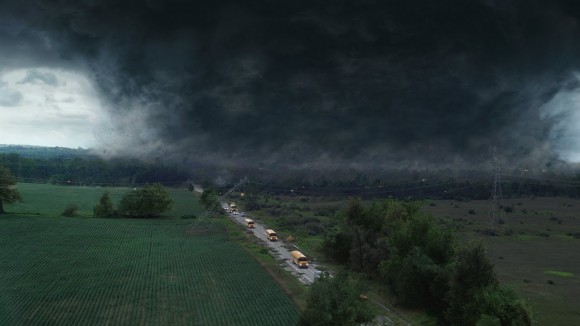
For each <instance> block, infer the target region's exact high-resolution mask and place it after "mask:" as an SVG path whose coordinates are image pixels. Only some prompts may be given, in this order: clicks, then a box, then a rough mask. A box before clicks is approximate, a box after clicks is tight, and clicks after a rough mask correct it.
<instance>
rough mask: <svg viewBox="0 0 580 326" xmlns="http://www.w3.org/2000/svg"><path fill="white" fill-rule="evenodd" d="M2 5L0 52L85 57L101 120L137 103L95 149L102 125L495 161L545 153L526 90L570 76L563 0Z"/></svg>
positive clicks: (238, 149) (568, 83) (299, 148)
mask: <svg viewBox="0 0 580 326" xmlns="http://www.w3.org/2000/svg"><path fill="white" fill-rule="evenodd" d="M0 9H1V11H0V12H2V14H1V16H2V17H0V18H6V19H5V20H3V21H4V22H5V23H4V24H3V25H0V38H1V40H2V41H3V44H6V48H5V49H3V51H5V52H4V53H6V54H7V56H6V57H7V58H12V57H16V54H19V55H20V56H24V59H22V60H20V61H18V60H16V59H6V60H7V61H6V62H7V63H9V64H11V65H12V66H16V65H18V64H20V65H27V66H30V65H33V64H37V65H57V66H59V65H60V66H69V67H76V68H77V69H83V70H85V72H86V73H88V74H89V76H90V77H91V78H92V79H93V80H94V81H95V83H96V85H97V87H98V88H99V91H100V92H101V94H102V96H103V98H104V99H105V100H106V101H107V103H108V104H109V105H110V106H111V107H112V108H113V109H112V110H111V114H112V115H113V116H114V117H119V119H115V118H114V119H113V120H114V121H116V120H118V121H123V123H125V124H126V120H125V119H124V117H126V116H128V115H129V114H133V115H134V114H135V111H137V112H139V113H140V114H141V116H142V119H141V120H139V121H142V122H144V123H143V124H141V123H140V124H138V125H125V126H114V129H115V130H117V132H118V134H119V137H123V138H125V139H123V140H122V141H121V140H119V141H118V142H116V141H114V140H113V141H111V140H109V143H108V146H109V147H111V148H109V149H108V151H109V152H111V151H113V152H115V150H119V149H114V148H113V147H114V146H115V143H117V144H123V146H121V150H122V151H125V152H130V153H136V151H135V150H134V149H135V148H141V150H140V151H138V152H139V153H140V154H141V155H149V156H161V157H164V158H172V159H175V160H180V161H182V162H187V163H188V164H189V162H193V161H196V162H201V163H203V164H218V165H223V166H236V165H243V166H254V167H260V166H264V165H269V166H276V165H279V166H286V167H300V168H303V167H306V168H307V167H308V166H312V167H314V168H319V167H321V166H322V167H323V166H327V165H328V166H342V167H345V168H349V167H353V166H358V167H363V166H364V167H365V168H367V167H371V168H372V167H373V166H376V167H382V166H385V165H388V166H393V165H413V164H415V165H430V164H432V165H441V166H444V165H447V166H449V165H456V164H458V162H461V164H465V165H469V164H473V163H476V162H481V161H482V160H483V159H484V158H485V159H488V158H489V157H490V156H491V151H492V148H494V147H495V148H496V149H497V153H498V155H500V156H501V157H502V158H503V159H504V160H506V161H518V162H521V161H533V162H535V163H536V164H548V163H549V162H553V161H554V160H556V159H557V156H556V153H555V151H554V142H557V141H558V140H557V139H553V137H551V136H550V131H551V130H552V127H553V124H554V123H555V121H553V120H551V119H546V118H545V117H543V115H542V112H541V110H542V107H543V105H544V103H546V102H548V101H549V100H550V99H551V98H552V97H553V96H554V95H555V94H557V93H558V92H559V91H561V90H562V89H567V88H577V87H578V83H577V81H576V79H575V77H574V76H573V73H574V72H575V71H576V70H577V69H578V65H579V64H580V42H578V41H579V40H580V38H579V37H580V30H579V26H578V18H579V16H580V5H578V4H576V2H574V1H562V0H561V1H538V0H536V1H523V0H521V1H518V0H506V1H500V0H497V1H494V0H481V1H466V0H445V1H428V0H417V1H360V0H359V1H345V0H339V1H292V2H279V1H208V2H203V3H202V2H191V1H176V0H175V1H156V0H149V1H112V0H110V1H108V0H102V1H97V0H92V1H89V0H86V1H21V2H18V3H14V4H12V5H7V4H4V5H1V7H0ZM14 47H15V48H17V49H20V50H19V51H18V53H16V52H14V53H13V52H11V51H13V50H8V48H14ZM11 53H13V56H10V54H11ZM129 112H131V113H129ZM135 129H138V131H136V130H135ZM137 134H138V135H140V136H135V135H137ZM418 162H419V163H418Z"/></svg>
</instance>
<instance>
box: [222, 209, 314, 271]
mask: <svg viewBox="0 0 580 326" xmlns="http://www.w3.org/2000/svg"><path fill="white" fill-rule="evenodd" d="M224 206H225V207H224V209H226V211H228V212H230V213H231V214H232V215H238V209H237V207H236V204H235V203H234V202H231V203H229V204H228V205H224ZM240 216H241V217H242V218H244V225H245V226H246V228H248V229H254V228H256V223H255V222H254V220H252V219H251V218H249V217H248V216H247V215H246V214H245V212H241V213H240ZM264 233H265V235H266V238H267V239H268V240H269V241H272V242H273V241H278V234H277V233H276V231H274V230H272V229H266V231H265V232H264ZM290 255H291V257H292V263H293V264H294V265H296V266H298V267H299V268H308V266H309V263H310V261H309V259H308V258H307V257H306V256H305V255H304V254H303V253H301V252H300V251H298V250H294V251H291V252H290ZM314 277H315V278H320V277H321V275H320V274H319V273H316V272H315V276H314Z"/></svg>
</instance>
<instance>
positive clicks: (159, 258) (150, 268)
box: [0, 218, 297, 325]
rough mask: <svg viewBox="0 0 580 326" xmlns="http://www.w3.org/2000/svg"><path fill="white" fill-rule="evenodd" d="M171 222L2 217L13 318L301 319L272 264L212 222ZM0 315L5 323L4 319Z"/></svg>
mask: <svg viewBox="0 0 580 326" xmlns="http://www.w3.org/2000/svg"><path fill="white" fill-rule="evenodd" d="M185 229H186V228H185V225H183V224H179V223H176V222H174V221H154V222H153V221H142V220H124V219H119V220H114V221H112V220H98V219H66V218H55V219H48V218H28V219H27V218H12V219H6V220H4V219H0V248H3V250H2V251H0V290H1V291H0V293H2V294H1V295H0V312H4V316H5V318H6V319H7V320H6V323H7V324H10V325H44V324H46V325H97V324H98V325H101V324H111V325H160V324H173V325H271V324H279V325H294V324H295V323H296V321H297V310H296V308H295V307H294V306H293V304H292V303H291V301H290V300H289V299H288V297H286V296H285V295H284V293H283V292H282V291H281V290H280V289H279V288H278V287H277V285H276V284H275V283H274V282H273V281H272V279H271V278H270V277H269V276H268V275H267V273H266V272H265V271H264V270H262V268H261V267H260V266H259V265H258V264H257V263H256V262H255V261H253V259H252V258H251V257H249V256H248V254H247V253H246V252H245V251H244V250H243V249H242V248H241V247H239V246H238V245H236V244H235V243H233V242H230V241H225V236H224V234H223V233H219V232H217V231H216V230H215V228H214V229H213V230H212V232H207V233H204V234H199V235H196V236H191V234H188V233H187V232H186V231H184V230H185ZM0 322H3V321H2V320H0Z"/></svg>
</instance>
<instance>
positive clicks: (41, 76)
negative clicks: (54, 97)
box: [18, 69, 58, 87]
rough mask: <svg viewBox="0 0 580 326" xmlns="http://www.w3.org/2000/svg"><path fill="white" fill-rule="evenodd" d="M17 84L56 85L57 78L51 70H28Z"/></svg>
mask: <svg viewBox="0 0 580 326" xmlns="http://www.w3.org/2000/svg"><path fill="white" fill-rule="evenodd" d="M18 84H19V85H22V84H44V85H47V86H53V87H56V86H58V79H57V78H56V75H55V74H54V73H52V72H40V71H38V70H35V69H33V70H28V71H27V72H26V77H24V78H23V79H22V80H20V81H19V82H18Z"/></svg>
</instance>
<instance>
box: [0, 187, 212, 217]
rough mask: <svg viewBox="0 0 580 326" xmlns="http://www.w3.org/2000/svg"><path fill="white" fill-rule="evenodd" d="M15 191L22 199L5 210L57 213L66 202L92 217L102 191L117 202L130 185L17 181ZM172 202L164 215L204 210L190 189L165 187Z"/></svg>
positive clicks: (62, 208) (178, 214)
mask: <svg viewBox="0 0 580 326" xmlns="http://www.w3.org/2000/svg"><path fill="white" fill-rule="evenodd" d="M17 187H18V191H19V192H20V193H21V194H22V197H23V198H24V202H22V203H18V204H16V205H11V206H8V205H7V206H6V207H5V209H6V211H8V212H11V213H16V214H25V215H43V216H58V215H60V214H61V213H62V212H63V211H64V209H65V208H66V206H67V205H69V204H75V205H77V206H78V207H79V212H78V215H79V216H81V217H92V216H93V207H94V206H95V205H96V204H97V203H98V202H99V198H100V197H101V196H102V195H103V193H104V192H105V191H108V192H109V194H110V195H111V199H112V200H113V203H114V204H115V205H117V204H118V203H119V201H120V200H121V197H122V196H123V195H124V194H125V193H127V192H128V191H131V190H132V189H133V188H122V187H119V188H111V187H89V186H58V185H51V184H36V183H18V184H17ZM167 190H169V192H170V193H171V196H172V197H173V199H174V201H175V205H174V207H173V209H172V210H171V211H169V212H166V213H164V214H163V215H164V216H166V217H181V216H183V215H190V214H199V213H200V212H201V211H203V208H202V206H201V204H200V203H199V202H198V201H197V199H196V198H195V197H194V194H193V193H192V192H191V191H188V190H186V189H176V188H169V187H168V188H167Z"/></svg>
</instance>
